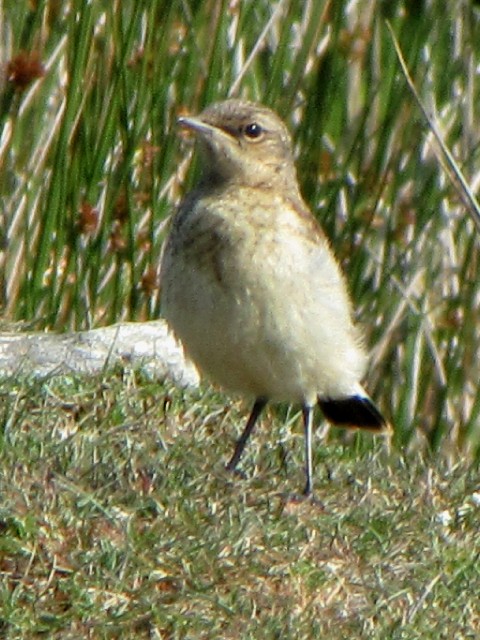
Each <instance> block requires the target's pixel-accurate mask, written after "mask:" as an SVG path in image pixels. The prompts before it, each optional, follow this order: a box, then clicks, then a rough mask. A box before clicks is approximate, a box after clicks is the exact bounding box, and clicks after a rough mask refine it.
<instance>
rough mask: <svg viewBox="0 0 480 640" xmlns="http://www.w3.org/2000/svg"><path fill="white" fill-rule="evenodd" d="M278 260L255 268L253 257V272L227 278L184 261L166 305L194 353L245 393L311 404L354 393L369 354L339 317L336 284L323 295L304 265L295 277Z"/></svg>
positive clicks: (216, 376)
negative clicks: (310, 280) (307, 276)
mask: <svg viewBox="0 0 480 640" xmlns="http://www.w3.org/2000/svg"><path fill="white" fill-rule="evenodd" d="M243 263H245V261H241V262H240V264H243ZM272 263H275V264H277V266H276V268H275V269H273V270H269V269H268V264H266V263H265V261H264V263H263V264H262V269H261V270H255V265H254V264H253V265H252V261H251V260H250V262H248V263H246V264H248V265H249V269H248V274H247V276H245V274H243V273H242V272H239V270H238V267H237V268H236V271H235V272H234V273H233V272H232V273H229V272H228V268H226V269H227V270H226V271H224V273H223V278H215V277H212V271H211V270H210V269H205V270H204V269H201V268H200V269H198V268H197V269H191V265H189V264H187V263H184V264H183V265H178V264H177V265H176V268H175V273H176V274H177V278H176V279H175V281H174V282H173V283H171V284H170V287H169V291H168V292H167V296H166V297H167V304H166V309H165V311H166V317H167V320H168V321H169V322H170V324H171V326H172V327H173V328H174V331H175V333H176V335H177V336H178V338H179V339H180V340H181V341H182V343H183V345H184V347H185V350H186V352H187V355H188V356H189V357H191V359H192V360H193V361H194V362H195V363H196V365H197V366H198V367H199V368H200V369H201V370H202V371H203V372H204V373H205V374H206V375H207V376H209V377H210V378H211V379H212V380H213V381H216V382H218V383H219V384H220V385H222V386H224V387H226V388H228V389H230V390H233V391H237V392H240V393H242V394H248V395H252V396H255V397H259V396H265V397H268V398H270V399H272V400H287V401H291V402H305V401H308V402H311V401H314V400H315V398H316V396H317V395H322V396H330V395H331V396H337V395H339V394H340V395H341V394H342V393H348V392H349V390H350V389H351V388H352V386H354V385H355V384H356V383H357V382H358V380H359V378H360V377H361V376H362V375H363V370H364V367H365V357H364V354H363V351H362V349H361V348H360V347H359V346H358V343H357V341H356V336H355V335H354V334H353V328H352V327H351V325H350V323H349V321H348V322H346V323H345V322H343V321H339V319H338V318H336V317H335V303H336V301H335V300H334V297H335V295H336V294H335V287H333V288H332V291H329V290H328V287H326V288H325V287H324V288H323V291H322V294H321V297H320V296H319V295H318V292H315V290H314V289H313V288H312V287H311V286H310V284H309V283H308V281H302V280H301V279H302V278H304V277H305V274H304V273H303V272H301V270H300V272H299V273H298V274H297V276H296V277H295V272H294V273H293V274H292V269H291V268H290V269H286V270H285V271H284V272H282V269H281V268H280V269H279V267H278V260H275V257H273V259H272ZM197 266H198V265H197ZM258 273H261V274H263V276H262V277H258V275H255V274H258ZM180 274H181V275H180ZM252 274H253V276H252ZM292 275H293V278H292ZM298 278H300V280H299V281H297V279H298ZM329 296H330V300H329Z"/></svg>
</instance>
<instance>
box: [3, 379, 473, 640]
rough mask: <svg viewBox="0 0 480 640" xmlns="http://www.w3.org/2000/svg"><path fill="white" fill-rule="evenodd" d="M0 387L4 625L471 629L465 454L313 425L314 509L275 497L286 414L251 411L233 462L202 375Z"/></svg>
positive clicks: (162, 631) (69, 634)
mask: <svg viewBox="0 0 480 640" xmlns="http://www.w3.org/2000/svg"><path fill="white" fill-rule="evenodd" d="M153 399H154V400H153ZM3 400H4V401H5V404H8V402H9V401H10V403H11V404H10V407H9V409H8V410H4V412H3V415H2V420H3V422H4V423H8V424H6V425H5V426H6V429H5V431H6V436H5V439H4V447H3V451H2V476H1V482H2V484H3V486H4V487H7V486H8V487H10V488H9V490H8V491H4V495H3V496H2V505H1V509H0V523H1V531H0V558H1V561H0V564H1V572H2V581H1V588H0V602H1V603H2V604H1V606H0V610H1V611H2V614H1V618H2V634H3V637H6V638H17V637H29V638H30V637H42V636H43V637H45V635H46V636H47V637H51V638H78V637H82V638H117V637H124V638H129V637H132V638H133V637H137V638H141V637H145V638H149V637H150V638H151V637H158V638H239V637H240V638H252V639H253V638H276V637H279V638H280V637H281V638H313V637H322V638H338V637H365V638H387V637H388V638H419V637H422V638H429V637H432V638H433V637H439V638H451V637H456V638H474V637H475V633H476V632H475V629H476V628H478V623H479V622H480V606H479V604H478V588H479V586H480V574H479V569H478V554H479V547H478V541H477V538H478V527H477V524H478V512H479V509H480V493H479V485H478V475H477V473H476V472H475V471H474V470H473V469H472V468H470V469H468V468H467V467H466V466H464V465H463V466H462V465H461V464H460V463H458V464H457V465H455V466H454V467H447V466H446V465H445V464H444V463H440V464H438V463H437V462H436V463H435V464H432V461H431V460H425V459H424V458H423V457H422V456H421V455H416V456H412V455H410V456H408V457H404V456H401V455H399V454H398V453H397V452H395V453H393V452H391V451H388V448H387V447H386V446H385V444H384V443H381V442H377V443H375V444H374V445H373V446H369V447H365V446H363V444H362V442H361V440H355V439H354V440H353V442H350V443H347V442H342V441H339V439H338V438H336V439H331V440H330V441H329V442H328V443H325V442H324V443H320V441H319V442H318V446H317V447H316V454H315V455H316V460H315V463H316V478H317V497H318V498H319V499H320V500H321V501H322V502H323V504H324V508H323V509H321V508H320V507H312V505H310V504H305V503H303V504H295V503H292V502H289V501H286V500H285V496H286V495H288V494H289V493H291V492H292V491H295V490H296V489H298V488H299V487H300V486H301V484H302V482H303V477H302V453H303V447H302V443H301V434H300V429H299V424H298V423H299V420H298V415H297V416H294V415H287V416H286V418H285V419H284V420H282V419H281V416H279V415H278V413H277V415H275V413H270V414H268V415H267V416H266V418H265V420H264V421H263V425H262V429H261V430H260V431H259V433H258V434H257V437H256V438H255V439H254V441H252V443H251V446H250V447H249V450H248V454H247V455H246V459H245V462H244V464H243V469H244V471H245V473H246V476H247V477H246V479H244V480H241V479H233V478H232V477H230V476H229V475H227V474H226V473H225V472H224V470H223V463H224V462H225V461H226V459H227V458H228V455H229V454H230V453H231V450H232V446H233V440H234V438H233V435H234V433H233V432H234V427H233V425H234V424H237V423H238V422H239V416H240V411H241V407H240V405H238V404H237V403H234V404H232V405H230V406H228V405H225V398H223V397H222V396H219V395H217V394H213V393H212V392H211V391H207V390H202V391H198V392H195V393H190V394H189V395H188V398H184V397H182V394H181V392H179V391H178V390H176V389H173V388H169V387H159V386H158V385H156V384H153V383H151V382H148V381H145V380H142V379H141V378H138V377H137V376H136V375H134V374H132V373H125V374H124V376H123V377H122V376H121V375H118V376H113V377H109V378H108V379H104V380H94V381H90V382H89V383H85V384H83V385H74V384H72V383H69V384H66V383H65V382H64V381H61V380H57V381H53V380H51V381H49V382H47V381H45V382H44V383H37V385H36V387H34V389H33V390H32V384H31V383H25V384H24V385H22V384H18V385H17V386H16V387H12V388H11V389H10V391H9V395H8V396H7V397H5V395H4V398H3ZM242 413H243V411H242ZM7 474H8V475H7Z"/></svg>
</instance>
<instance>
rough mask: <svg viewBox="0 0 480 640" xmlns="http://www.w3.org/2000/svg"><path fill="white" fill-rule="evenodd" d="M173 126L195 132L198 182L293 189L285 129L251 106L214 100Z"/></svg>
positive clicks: (273, 117)
mask: <svg viewBox="0 0 480 640" xmlns="http://www.w3.org/2000/svg"><path fill="white" fill-rule="evenodd" d="M179 124H181V125H182V126H184V127H187V128H189V129H192V130H193V131H195V133H196V134H197V135H198V136H199V138H200V141H201V147H202V151H203V183H204V184H205V183H206V184H212V185H217V184H223V183H229V184H230V183H233V184H239V185H242V186H252V187H263V188H276V187H279V186H280V187H282V188H285V187H287V188H289V187H294V188H295V189H296V174H295V167H294V162H293V154H292V142H291V139H290V135H289V133H288V130H287V128H286V126H285V125H284V124H283V122H282V121H281V120H280V118H279V117H278V116H277V115H276V114H275V113H274V112H273V111H271V110H270V109H268V108H267V107H264V106H263V105H260V104H257V103H255V102H247V101H244V100H225V101H223V102H216V103H214V104H212V105H210V106H209V107H207V108H206V109H205V110H204V111H202V112H201V113H200V114H199V115H198V116H196V117H190V116H189V117H181V118H179Z"/></svg>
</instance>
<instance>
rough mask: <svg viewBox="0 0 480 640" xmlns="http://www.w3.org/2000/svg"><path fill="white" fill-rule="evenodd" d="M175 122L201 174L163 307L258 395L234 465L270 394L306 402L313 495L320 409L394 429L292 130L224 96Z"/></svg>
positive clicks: (163, 273) (166, 268)
mask: <svg viewBox="0 0 480 640" xmlns="http://www.w3.org/2000/svg"><path fill="white" fill-rule="evenodd" d="M178 123H179V125H180V126H182V127H183V128H186V129H188V130H190V131H191V132H193V133H194V134H196V137H197V141H198V143H199V147H200V149H199V150H200V155H201V169H202V172H201V177H200V180H199V182H198V184H197V185H196V186H195V187H194V188H193V190H191V191H190V192H189V193H187V194H186V195H185V196H184V198H183V200H182V201H181V202H180V205H179V206H178V208H177V210H176V212H175V213H174V214H173V216H172V219H171V222H170V228H169V231H168V234H167V237H166V240H165V244H164V248H163V255H162V259H161V268H160V283H161V309H162V313H163V315H164V317H165V319H166V321H167V323H168V325H169V327H170V329H171V330H172V331H173V333H174V335H175V337H176V338H177V339H178V340H179V341H180V342H181V344H182V345H183V349H184V351H185V354H186V356H187V357H188V358H189V359H190V360H191V361H193V362H194V364H195V365H196V366H197V368H198V369H199V371H200V373H201V374H203V375H204V376H206V377H207V378H209V379H210V380H211V381H212V382H214V383H216V384H218V385H220V386H221V387H223V388H224V389H225V390H226V391H227V392H233V393H237V394H241V395H242V396H245V397H248V398H250V399H251V400H253V407H252V409H251V412H250V415H249V417H248V420H247V422H246V426H245V428H244V430H243V432H242V434H241V436H240V438H239V439H238V441H237V442H236V445H235V449H234V452H233V455H232V457H231V459H230V461H229V462H228V464H227V465H226V468H227V470H229V471H232V472H235V471H236V470H237V465H238V463H239V461H240V458H241V456H242V454H243V451H244V449H245V446H246V444H247V441H248V440H249V438H250V436H251V434H252V432H253V430H254V428H255V426H256V424H257V422H258V419H259V417H260V415H261V413H262V411H263V409H264V408H265V406H266V405H267V403H269V402H272V403H278V402H286V403H290V404H297V405H299V406H301V410H302V417H303V428H304V442H305V445H304V446H305V487H304V489H303V492H302V494H301V495H302V497H305V498H308V497H311V496H313V465H312V433H313V412H314V409H315V406H316V405H317V404H318V405H319V407H320V409H321V411H322V412H323V415H324V417H325V418H326V419H327V421H328V422H330V423H331V424H333V425H338V426H343V427H354V428H359V429H366V430H370V431H372V432H376V433H382V432H383V433H385V432H387V431H389V429H390V425H389V423H388V421H387V420H386V419H385V418H384V416H383V415H382V413H381V412H380V411H379V409H378V408H377V407H376V405H375V404H374V402H373V401H372V400H371V398H370V397H369V395H368V394H367V392H366V391H365V389H364V387H363V386H362V379H363V377H364V375H365V373H366V369H367V364H368V358H367V353H366V349H365V346H364V340H363V337H362V335H361V334H360V332H359V330H358V328H357V327H356V326H355V324H354V322H353V319H352V315H353V312H352V305H351V302H350V298H349V293H348V290H347V285H346V281H345V277H344V275H343V273H342V271H341V269H340V267H339V264H338V262H337V260H336V258H335V257H334V254H333V251H332V249H331V246H330V243H329V241H328V240H327V238H326V236H325V234H324V232H323V230H322V228H321V226H320V224H319V222H318V221H317V218H316V217H315V216H314V215H313V214H312V213H311V211H310V209H309V208H308V206H307V204H306V203H305V202H304V200H303V198H302V196H301V193H300V188H299V184H298V179H297V173H296V168H295V162H294V154H293V145H292V140H291V137H290V133H289V131H288V129H287V127H286V125H285V124H284V122H283V121H282V120H281V119H280V117H279V116H278V115H277V114H276V113H275V112H274V111H272V110H271V109H270V108H268V107H266V106H264V105H262V104H260V103H256V102H251V101H247V100H241V99H233V98H232V99H227V100H223V101H220V102H216V103H213V104H211V105H209V106H207V107H206V108H205V109H204V110H203V111H202V112H201V113H200V114H199V115H197V116H195V117H194V116H183V117H180V118H179V119H178Z"/></svg>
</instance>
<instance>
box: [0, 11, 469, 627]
mask: <svg viewBox="0 0 480 640" xmlns="http://www.w3.org/2000/svg"><path fill="white" fill-rule="evenodd" d="M477 4H478V3H475V2H471V3H469V2H466V1H464V0H453V1H452V2H449V3H445V2H443V1H442V0H422V1H421V2H419V1H409V0H405V1H403V2H400V1H396V0H389V1H388V2H382V1H380V0H368V1H366V2H363V3H355V2H346V0H345V1H344V0H340V1H338V2H337V1H336V2H331V1H328V0H325V1H319V2H305V3H299V2H295V1H294V0H281V1H280V2H276V3H273V4H272V3H271V2H264V1H261V2H255V3H253V2H247V1H244V0H241V1H240V2H227V1H226V0H222V1H221V2H216V1H214V0H206V2H202V3H199V2H194V1H192V0H185V1H182V2H174V3H172V2H166V0H153V1H152V2H148V3H144V2H135V3H133V2H132V3H122V2H119V1H117V2H106V1H103V0H98V1H97V2H91V3H82V2H75V1H74V0H64V1H63V2H57V1H55V2H49V1H46V0H42V1H39V2H27V1H26V0H24V1H22V2H18V1H14V0H2V1H1V2H0V29H1V34H2V38H0V70H1V73H0V169H1V170H0V202H1V210H0V221H1V224H0V226H1V234H2V235H1V244H0V293H1V295H0V301H1V314H2V323H13V322H18V321H20V322H22V323H23V324H24V325H25V326H28V327H32V328H36V329H41V330H62V331H63V330H73V329H75V330H78V329H84V328H87V327H90V326H100V325H102V324H109V323H111V322H114V321H118V320H122V319H125V320H126V319H128V320H144V319H147V318H152V317H157V316H158V315H159V313H160V293H161V291H160V283H159V282H158V266H159V256H160V252H161V246H162V242H163V239H164V236H165V228H166V223H167V220H168V215H169V214H170V212H171V211H172V210H173V208H174V206H175V204H176V202H177V201H178V199H179V197H180V196H181V194H182V193H184V192H185V191H186V190H188V188H189V187H190V186H191V185H192V184H193V182H194V180H195V179H196V175H197V173H198V163H197V161H196V159H195V158H194V159H193V160H192V159H191V158H192V155H191V154H190V149H191V147H190V143H189V142H187V141H185V140H183V139H182V138H180V137H179V136H178V135H177V134H176V129H175V119H176V117H177V116H178V115H179V114H180V113H183V112H185V111H189V112H190V111H191V112H197V111H198V110H200V109H201V108H202V107H203V106H205V105H206V104H208V103H210V102H212V101H214V100H217V99H223V98H225V97H226V96H228V95H241V96H244V97H248V98H251V99H256V100H260V101H262V102H264V103H266V104H268V105H270V106H272V107H273V108H275V109H276V110H277V111H278V112H279V113H280V115H281V116H282V117H284V118H285V119H286V121H287V122H288V125H289V127H290V129H291V131H292V134H293V138H294V142H295V150H296V155H297V166H298V171H299V179H300V182H301V186H302V191H303V193H304V195H305V199H306V200H307V202H308V203H309V205H310V206H311V208H312V210H313V211H314V212H315V213H316V215H318V218H319V220H320V222H321V224H322V226H323V227H324V229H325V231H326V232H327V234H328V235H329V237H330V238H331V239H332V244H333V246H334V248H335V252H336V254H337V256H338V257H339V259H340V260H341V262H342V265H343V267H344V269H345V272H346V274H347V277H348V281H349V285H350V289H351V292H352V297H353V299H354V301H355V309H356V313H357V319H358V321H359V323H360V324H362V326H363V327H364V332H365V337H366V342H367V344H368V345H369V347H370V348H371V354H372V358H371V368H370V372H369V375H368V379H367V382H368V388H369V390H370V392H371V394H372V395H373V397H374V398H375V400H376V401H377V402H378V404H379V406H381V407H382V411H384V412H385V414H387V415H388V416H389V417H390V418H391V421H392V423H393V424H394V425H395V434H394V438H393V441H392V443H391V449H388V448H387V445H386V443H384V442H377V441H373V440H372V439H370V438H365V437H362V436H360V435H357V436H353V437H352V436H348V437H347V436H345V435H344V434H342V433H335V434H332V435H331V436H329V438H328V439H327V440H326V441H325V442H320V438H319V440H318V442H317V447H316V453H315V455H316V480H317V491H318V496H319V498H320V499H321V500H322V501H323V503H324V505H325V509H324V510H323V511H322V510H320V509H313V508H308V507H307V506H306V505H297V506H293V505H292V504H286V503H285V501H284V500H283V499H282V496H283V495H284V494H285V493H288V492H291V491H294V490H296V489H298V488H299V487H301V484H302V472H301V466H302V462H301V458H302V445H301V442H300V441H299V440H300V438H301V436H300V433H299V431H298V425H297V416H296V414H295V410H294V409H287V408H283V407H281V408H279V409H275V410H272V411H271V413H270V414H268V415H267V416H266V417H265V419H264V421H263V428H262V430H261V431H259V433H258V436H257V439H256V440H255V442H254V443H253V444H252V446H251V447H250V449H249V452H248V454H247V456H246V459H245V462H244V469H245V470H246V473H247V479H246V480H242V481H235V482H233V481H232V479H231V478H228V477H226V476H225V473H224V472H223V462H224V461H225V460H226V459H228V455H229V453H230V452H231V447H232V443H233V439H234V433H238V431H239V430H240V428H241V423H242V422H243V420H244V417H245V408H244V407H243V406H241V405H240V404H237V401H236V400H235V401H231V402H230V403H229V401H227V399H226V398H225V397H223V396H219V395H216V394H215V393H214V392H213V391H211V390H209V389H208V388H207V387H204V388H202V389H201V390H199V391H198V392H195V393H193V394H190V395H188V396H186V397H183V396H182V394H181V392H180V391H178V390H175V389H173V388H169V387H168V386H166V387H162V386H160V384H159V383H153V382H149V381H147V380H143V379H141V378H139V377H138V376H137V374H135V373H134V372H128V371H124V372H116V373H115V374H112V375H111V376H109V377H104V378H101V379H94V380H90V381H87V380H68V379H61V380H44V381H32V380H8V381H4V382H3V383H2V390H1V403H0V415H1V421H2V422H1V424H2V431H1V438H0V446H1V449H2V460H1V462H0V492H1V505H0V572H1V573H0V577H1V581H0V589H1V591H0V594H1V596H0V597H1V600H0V602H1V605H0V618H1V620H2V622H1V634H3V636H4V637H6V638H22V637H42V636H43V637H58V638H76V637H92V638H103V637H105V638H114V637H142V636H143V637H158V638H160V637H161V638H197V637H198V638H215V637H222V638H229V637H232V638H233V637H242V638H261V637H265V638H275V637H282V638H284V637H285V638H290V637H291V638H309V637H322V638H329V637H331V638H337V637H365V638H367V637H368V638H402V639H403V638H418V637H422V638H423V637H426V638H428V637H436V638H437V637H440V638H442V637H444V638H450V637H459V638H460V637H462V638H463V637H465V638H473V637H475V629H476V627H478V624H479V607H478V604H477V595H476V594H477V593H478V592H479V590H480V589H479V587H480V585H479V582H480V581H479V576H478V569H477V568H476V567H477V566H478V554H479V545H478V541H477V538H478V535H477V532H476V529H477V524H476V523H477V522H478V509H479V508H480V507H479V506H478V491H479V487H478V481H477V471H478V461H479V457H480V429H479V412H480V394H479V390H478V389H479V387H478V379H479V373H480V372H479V367H478V362H477V361H478V358H477V357H476V353H477V350H478V349H477V346H478V344H479V341H480V336H479V329H478V300H479V299H480V291H479V287H480V280H479V279H478V273H477V271H478V269H477V265H478V247H479V241H478V229H477V227H476V209H475V202H473V201H472V199H470V200H468V198H466V195H468V194H467V191H468V190H467V188H466V186H468V187H469V189H470V190H471V194H473V196H475V194H476V193H477V192H478V185H479V144H478V143H479V137H478V131H479V127H478V122H477V120H478V118H477V116H476V110H475V105H476V104H478V102H479V98H480V96H479V83H478V76H477V74H476V69H478V66H479V57H480V51H479V45H478V42H477V41H478V38H477V37H476V35H477V26H478V21H479V19H480V17H479V13H478V12H479V9H478V7H477ZM387 20H388V23H389V24H390V25H391V28H392V32H393V33H394V34H395V37H396V38H397V39H398V43H399V47H400V49H401V51H402V52H403V56H404V57H405V62H406V66H407V68H408V70H409V73H410V74H411V76H412V79H413V82H414V84H415V87H416V89H417V91H418V96H419V98H420V100H421V102H422V104H423V105H424V106H425V109H426V113H427V114H428V115H429V118H430V122H428V120H427V119H426V118H425V117H424V114H423V113H422V110H421V109H420V107H419V105H418V103H417V101H416V98H415V97H414V96H413V94H412V92H411V91H410V89H409V87H408V84H407V81H406V79H405V77H404V75H403V73H402V71H401V67H400V63H399V60H398V57H397V53H396V51H395V47H394V43H393V40H392V35H391V33H390V31H389V28H388V26H387ZM434 128H436V130H438V132H439V134H440V136H441V138H442V140H443V141H444V143H445V145H446V148H447V149H448V150H449V151H450V153H451V154H452V156H451V157H452V159H453V162H454V164H455V168H456V169H457V170H458V171H460V172H461V176H462V179H463V180H464V181H465V183H464V184H463V185H462V184H461V181H459V180H458V178H453V179H452V169H451V166H450V167H449V166H447V165H446V164H445V157H444V155H442V152H441V151H440V150H439V145H438V143H437V142H436V141H435V136H434V133H433V131H434ZM225 407H227V408H225Z"/></svg>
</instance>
